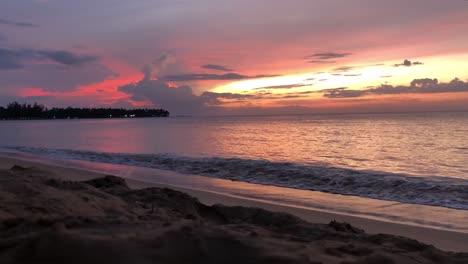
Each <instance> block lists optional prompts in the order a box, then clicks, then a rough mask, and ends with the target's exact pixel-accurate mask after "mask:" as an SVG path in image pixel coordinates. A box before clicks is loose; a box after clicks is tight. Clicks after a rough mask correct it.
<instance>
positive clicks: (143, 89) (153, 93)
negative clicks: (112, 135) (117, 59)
mask: <svg viewBox="0 0 468 264" xmlns="http://www.w3.org/2000/svg"><path fill="white" fill-rule="evenodd" d="M144 73H145V77H144V78H143V79H142V80H141V81H139V82H137V83H131V84H127V85H124V86H121V87H119V88H118V90H119V91H121V92H124V93H126V94H128V95H130V98H131V99H132V100H134V101H149V102H151V103H153V104H154V105H157V106H159V107H162V108H165V109H168V110H169V111H171V112H174V113H177V114H189V113H191V114H199V113H204V112H206V111H208V110H209V109H211V108H212V107H215V106H218V105H221V104H223V103H224V102H223V101H222V99H227V100H245V99H248V98H254V95H250V94H234V93H214V92H204V93H203V94H201V95H200V96H198V95H195V94H194V93H193V90H192V88H191V87H190V86H187V85H181V86H175V87H174V86H169V85H168V84H167V83H166V82H165V81H163V80H155V79H151V76H152V72H151V70H150V69H149V68H148V67H145V71H144Z"/></svg>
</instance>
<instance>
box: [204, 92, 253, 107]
mask: <svg viewBox="0 0 468 264" xmlns="http://www.w3.org/2000/svg"><path fill="white" fill-rule="evenodd" d="M254 97H255V96H254V95H250V94H235V93H214V92H204V93H202V95H201V96H200V99H201V101H202V102H203V103H204V104H205V105H220V104H222V102H221V101H220V99H228V100H245V99H250V98H254Z"/></svg>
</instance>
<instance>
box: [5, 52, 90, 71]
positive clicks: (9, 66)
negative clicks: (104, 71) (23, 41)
mask: <svg viewBox="0 0 468 264" xmlns="http://www.w3.org/2000/svg"><path fill="white" fill-rule="evenodd" d="M97 60H98V57H96V56H90V55H79V54H75V53H72V52H69V51H62V50H34V49H8V48H0V70H2V69H3V70H13V69H18V68H23V67H25V66H26V65H27V64H28V63H31V64H33V63H34V62H41V61H52V62H55V63H57V64H60V65H67V66H81V65H83V64H87V63H92V62H95V61H97Z"/></svg>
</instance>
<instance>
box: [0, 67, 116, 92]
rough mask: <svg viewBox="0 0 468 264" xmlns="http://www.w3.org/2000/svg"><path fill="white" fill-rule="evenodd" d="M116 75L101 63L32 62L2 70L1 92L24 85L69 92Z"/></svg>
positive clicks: (0, 71) (0, 77)
mask: <svg viewBox="0 0 468 264" xmlns="http://www.w3.org/2000/svg"><path fill="white" fill-rule="evenodd" d="M116 76H117V75H116V73H115V72H113V71H112V70H111V69H109V68H108V67H107V66H105V65H103V64H100V63H93V64H90V65H86V66H84V67H70V66H63V65H57V64H32V65H28V66H27V67H23V68H20V69H18V70H8V71H6V70H4V71H2V70H0V94H2V92H6V93H9V92H10V93H11V91H14V90H16V89H18V88H24V87H35V88H41V89H43V90H45V91H59V92H68V91H73V90H75V89H77V88H79V87H82V86H86V85H90V84H95V83H100V82H102V81H104V80H107V79H109V78H115V77H116ZM0 96H3V95H0Z"/></svg>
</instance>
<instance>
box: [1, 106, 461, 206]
mask: <svg viewBox="0 0 468 264" xmlns="http://www.w3.org/2000/svg"><path fill="white" fill-rule="evenodd" d="M0 147H4V148H8V149H11V150H15V151H21V152H27V153H32V154H40V155H42V156H48V157H53V158H61V159H74V160H83V161H95V162H101V163H112V164H119V165H131V166H138V167H146V168H156V169H164V170H172V171H177V172H181V173H187V174H192V175H201V176H207V177H212V178H221V179H229V180H233V181H239V182H249V183H255V184H261V185H273V186H280V187H288V188H293V189H301V190H312V191H320V192H325V193H331V194H344V195H352V196H360V197H365V198H373V199H380V200H387V201H395V202H400V203H407V204H420V205H430V206H438V207H446V208H452V209H459V210H468V113H466V112H453V113H449V112H446V113H399V114H333V115H297V116H290V115H289V116H242V117H240V116H239V117H171V118H144V119H106V120H38V121H0ZM188 177H190V176H188Z"/></svg>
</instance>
